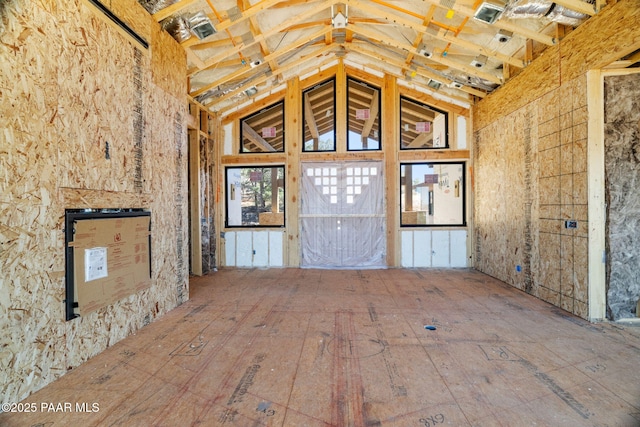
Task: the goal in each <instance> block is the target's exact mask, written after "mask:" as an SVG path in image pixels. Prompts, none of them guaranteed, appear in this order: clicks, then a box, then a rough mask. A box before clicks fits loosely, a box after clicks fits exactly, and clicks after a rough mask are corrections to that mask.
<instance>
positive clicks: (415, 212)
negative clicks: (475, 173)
mask: <svg viewBox="0 0 640 427" xmlns="http://www.w3.org/2000/svg"><path fill="white" fill-rule="evenodd" d="M464 176H465V173H464V163H401V164H400V212H401V225H403V226H433V225H450V226H454V225H465V222H466V221H465V195H464Z"/></svg>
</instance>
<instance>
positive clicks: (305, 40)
mask: <svg viewBox="0 0 640 427" xmlns="http://www.w3.org/2000/svg"><path fill="white" fill-rule="evenodd" d="M325 32H331V27H327V28H323V29H321V30H319V31H316V32H315V33H313V34H310V35H308V36H307V37H305V38H303V39H299V40H297V41H296V42H295V43H292V44H290V45H288V46H286V47H284V48H282V49H279V50H277V51H275V52H273V53H272V54H270V55H267V56H266V57H265V58H264V59H265V61H275V60H277V59H278V58H279V57H281V56H283V55H285V54H287V53H289V52H290V51H292V50H294V49H297V48H299V47H301V46H303V45H305V44H306V43H308V42H310V41H311V40H313V39H316V38H318V37H322V36H323V35H324V33H325ZM251 70H252V68H251V67H249V66H246V65H245V66H244V67H242V68H241V69H239V70H238V71H235V72H233V73H229V74H226V75H225V76H224V77H222V78H221V79H218V80H216V81H215V82H212V83H210V84H208V85H205V86H203V87H201V88H199V89H198V90H197V91H195V92H193V93H191V94H189V95H191V96H198V95H200V94H201V93H204V92H206V91H207V90H209V89H213V88H214V87H217V86H220V85H222V84H224V83H227V82H229V81H231V80H235V79H237V78H240V77H242V76H243V75H244V74H248V73H250V72H251ZM253 70H255V69H253Z"/></svg>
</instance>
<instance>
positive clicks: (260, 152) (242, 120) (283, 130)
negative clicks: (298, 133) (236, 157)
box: [239, 99, 286, 155]
mask: <svg viewBox="0 0 640 427" xmlns="http://www.w3.org/2000/svg"><path fill="white" fill-rule="evenodd" d="M278 106H282V107H281V108H282V118H281V123H282V149H280V150H276V149H275V148H274V151H244V139H245V138H244V123H245V122H246V121H248V120H251V119H252V118H255V117H256V116H258V115H260V114H263V113H264V112H266V111H268V110H271V109H273V108H276V107H278ZM285 114H286V105H285V102H284V99H281V100H280V101H277V102H274V103H273V104H270V105H268V106H266V107H264V108H261V109H260V110H258V111H255V112H253V113H251V114H249V115H248V116H245V117H241V118H240V120H239V123H240V147H239V150H240V154H249V155H251V154H269V153H284V152H285V142H286V138H285V134H286V129H285V123H286V120H285ZM248 126H249V125H248ZM249 127H251V126H249ZM252 129H253V128H252ZM254 132H256V133H257V131H255V129H254ZM269 145H271V144H269ZM272 147H273V146H272Z"/></svg>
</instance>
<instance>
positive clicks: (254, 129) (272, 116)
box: [240, 102, 284, 153]
mask: <svg viewBox="0 0 640 427" xmlns="http://www.w3.org/2000/svg"><path fill="white" fill-rule="evenodd" d="M240 141H241V144H240V152H241V153H269V152H282V151H284V102H279V103H277V104H274V105H271V106H269V107H267V108H265V109H263V110H261V111H258V112H257V113H254V114H252V115H250V116H249V117H245V118H244V119H242V120H240Z"/></svg>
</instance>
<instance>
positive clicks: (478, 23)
mask: <svg viewBox="0 0 640 427" xmlns="http://www.w3.org/2000/svg"><path fill="white" fill-rule="evenodd" d="M139 1H140V3H141V4H142V5H143V6H144V7H145V8H146V9H147V11H149V13H151V14H152V15H153V17H154V18H155V19H156V20H157V21H158V22H160V23H161V24H162V25H163V27H164V28H165V29H166V30H167V31H168V32H169V33H170V34H171V35H172V36H173V37H174V38H175V39H176V40H178V41H179V42H180V44H181V45H182V46H183V47H184V49H185V51H186V53H187V61H188V78H189V91H190V92H189V95H190V96H192V97H193V98H194V99H196V100H198V101H199V102H200V103H202V104H203V105H205V106H207V107H209V108H210V109H211V110H212V111H220V112H223V113H224V112H225V111H228V110H230V109H232V108H234V107H235V106H237V105H239V104H243V103H246V102H248V101H250V100H251V99H252V98H253V97H255V96H259V95H260V94H264V93H269V92H271V91H274V90H278V88H281V87H282V84H283V82H285V81H286V80H288V79H290V78H292V77H293V76H296V75H297V76H300V77H303V78H304V77H305V76H310V75H313V74H315V73H317V72H318V70H321V69H324V68H327V67H330V66H332V65H335V64H336V63H337V62H338V61H343V62H344V63H345V64H346V65H350V66H353V67H357V68H360V69H364V70H366V71H368V72H370V73H373V74H380V75H381V74H383V73H384V74H390V75H394V76H397V77H398V78H399V79H401V80H402V81H404V82H406V84H407V85H409V86H411V87H415V88H420V90H424V91H426V92H428V93H432V94H434V95H435V96H437V97H441V98H445V99H448V100H450V101H452V102H457V103H460V102H461V103H467V104H471V103H473V101H474V100H475V99H479V98H482V97H484V96H486V95H487V94H488V93H490V92H492V91H493V90H495V89H496V88H497V87H499V86H500V85H502V84H504V82H506V81H507V80H509V79H510V78H512V77H513V76H515V75H517V74H518V73H519V71H520V70H522V69H523V68H525V67H526V66H527V65H528V63H530V62H531V60H532V59H533V58H534V57H535V56H537V55H539V54H540V53H541V52H543V51H544V49H545V48H546V47H548V46H552V45H554V44H556V43H557V42H558V40H559V39H561V38H562V37H563V36H564V35H566V34H567V33H568V32H570V31H572V30H573V29H574V28H575V27H576V26H578V25H580V24H581V23H583V22H585V21H586V20H587V19H588V18H589V17H590V16H593V15H594V14H595V13H596V10H599V9H600V8H601V7H602V6H603V5H604V4H605V0H590V2H589V1H582V0H555V1H554V2H551V1H549V0H512V1H509V2H506V3H505V2H504V1H502V2H500V1H499V0H491V1H483V0H407V1H386V0H340V1H338V0H323V1H313V0H312V1H303V0H216V1H215V2H214V1H213V0H181V1H176V0H139ZM594 3H595V4H594ZM493 19H495V21H493V22H491V21H492V20H493Z"/></svg>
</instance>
